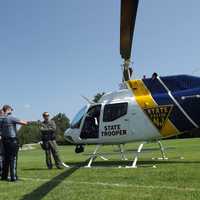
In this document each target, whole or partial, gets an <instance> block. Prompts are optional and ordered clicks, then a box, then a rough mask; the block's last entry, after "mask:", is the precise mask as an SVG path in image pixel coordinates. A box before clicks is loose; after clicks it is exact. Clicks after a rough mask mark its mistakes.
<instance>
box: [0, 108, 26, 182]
mask: <svg viewBox="0 0 200 200" xmlns="http://www.w3.org/2000/svg"><path fill="white" fill-rule="evenodd" d="M3 111H4V117H3V120H1V122H0V127H1V131H2V143H3V149H4V157H3V170H2V177H1V179H2V180H8V174H9V171H10V181H16V180H17V154H18V150H19V145H18V140H17V127H16V126H17V124H19V125H27V124H28V122H27V121H24V120H19V119H17V118H15V117H13V116H12V115H11V114H12V111H13V109H12V108H11V106H9V105H4V106H3Z"/></svg>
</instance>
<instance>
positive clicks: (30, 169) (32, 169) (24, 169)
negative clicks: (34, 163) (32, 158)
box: [22, 167, 49, 171]
mask: <svg viewBox="0 0 200 200" xmlns="http://www.w3.org/2000/svg"><path fill="white" fill-rule="evenodd" d="M48 170H49V169H47V168H39V167H38V168H22V171H48Z"/></svg>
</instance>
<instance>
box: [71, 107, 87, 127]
mask: <svg viewBox="0 0 200 200" xmlns="http://www.w3.org/2000/svg"><path fill="white" fill-rule="evenodd" d="M86 109H87V106H85V107H84V108H82V109H81V110H80V111H79V112H78V113H77V114H76V116H75V117H74V119H73V120H72V123H71V124H70V128H72V129H75V128H80V125H81V121H82V119H83V116H84V114H85V113H86Z"/></svg>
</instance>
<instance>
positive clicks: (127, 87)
mask: <svg viewBox="0 0 200 200" xmlns="http://www.w3.org/2000/svg"><path fill="white" fill-rule="evenodd" d="M138 4H139V0H121V19H120V21H121V22H120V54H121V57H122V59H123V73H122V74H123V75H122V76H123V78H122V87H121V88H120V90H118V91H116V92H111V93H106V94H104V95H103V96H102V97H101V99H100V100H99V101H98V103H94V102H91V101H89V100H88V102H89V104H88V105H86V106H85V107H83V108H82V109H81V110H80V111H79V112H78V113H77V114H76V115H75V117H74V119H73V120H72V122H71V125H70V128H69V129H67V130H66V132H65V134H64V135H65V139H66V140H67V141H69V142H70V143H73V144H75V145H76V149H75V152H76V153H80V152H83V150H84V147H83V146H84V145H87V144H95V145H97V146H96V148H95V150H94V152H93V153H92V154H91V156H90V159H89V162H88V164H87V166H86V167H91V165H92V162H93V161H94V160H95V159H96V158H97V157H98V156H99V157H100V158H102V159H104V160H106V158H105V157H104V156H103V155H101V154H100V153H99V152H98V151H99V148H100V147H101V146H102V145H118V146H119V148H120V153H121V156H122V159H123V160H125V159H126V157H125V155H124V149H123V145H124V144H126V143H131V142H140V144H139V146H138V149H137V154H136V155H135V156H134V159H133V162H132V165H130V166H127V167H128V168H136V167H137V161H138V158H139V155H140V153H141V151H142V148H143V146H144V145H145V144H146V143H149V142H156V143H158V145H159V148H160V151H161V155H162V159H167V157H166V155H165V149H164V147H163V145H162V143H161V140H162V139H163V138H169V137H172V136H176V135H179V134H183V133H189V132H191V131H194V130H199V126H200V118H199V113H200V106H199V105H200V78H199V77H195V76H189V75H173V76H164V77H160V76H159V75H158V74H156V73H154V74H153V76H152V77H151V78H144V79H140V80H136V79H134V80H131V79H130V77H131V72H132V71H131V70H130V65H131V59H130V58H131V49H132V41H133V35H134V29H135V23H136V16H137V9H138Z"/></svg>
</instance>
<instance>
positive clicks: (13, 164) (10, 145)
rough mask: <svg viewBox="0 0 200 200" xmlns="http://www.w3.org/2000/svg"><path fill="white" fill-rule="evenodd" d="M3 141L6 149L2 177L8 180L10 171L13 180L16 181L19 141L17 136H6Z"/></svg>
mask: <svg viewBox="0 0 200 200" xmlns="http://www.w3.org/2000/svg"><path fill="white" fill-rule="evenodd" d="M2 143H3V149H4V156H3V169H2V179H3V180H7V179H8V174H9V171H10V178H11V181H15V180H17V154H18V150H19V145H18V141H17V139H16V138H6V139H3V140H2Z"/></svg>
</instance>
